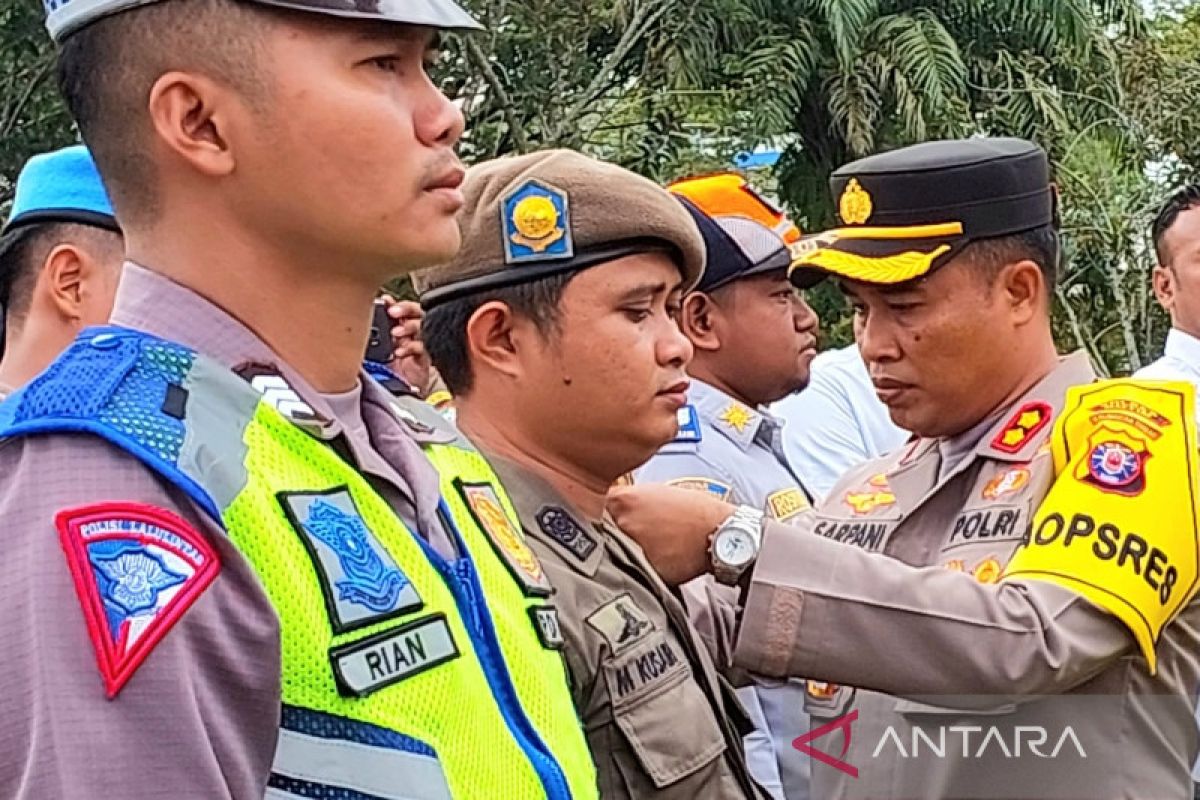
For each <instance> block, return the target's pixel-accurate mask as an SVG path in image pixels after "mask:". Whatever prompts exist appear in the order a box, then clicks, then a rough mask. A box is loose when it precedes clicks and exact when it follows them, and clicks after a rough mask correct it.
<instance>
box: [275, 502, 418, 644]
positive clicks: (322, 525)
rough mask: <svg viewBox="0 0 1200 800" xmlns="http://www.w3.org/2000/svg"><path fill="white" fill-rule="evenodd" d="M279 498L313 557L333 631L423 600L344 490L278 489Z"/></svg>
mask: <svg viewBox="0 0 1200 800" xmlns="http://www.w3.org/2000/svg"><path fill="white" fill-rule="evenodd" d="M278 497H279V502H280V504H281V505H282V506H283V510H284V513H286V514H287V517H288V520H289V521H290V522H291V523H292V527H293V528H295V530H296V532H297V533H298V534H299V535H300V540H301V542H302V543H303V544H304V549H305V550H307V551H308V555H309V557H310V558H311V559H312V563H313V567H314V568H315V569H316V572H317V578H318V579H319V580H320V582H321V591H322V593H323V594H324V596H325V607H326V610H327V611H328V612H329V621H330V624H331V625H332V626H333V630H334V631H335V632H336V633H343V632H345V631H349V630H354V629H355V628H361V627H363V626H365V625H372V624H374V623H376V622H379V621H381V620H385V619H390V618H392V617H396V616H399V615H400V614H404V613H406V612H408V611H413V610H415V609H418V608H420V607H421V606H422V605H423V601H422V600H421V596H420V595H419V594H417V590H416V587H414V586H413V585H412V582H411V581H409V579H408V577H407V576H406V575H405V574H404V573H403V572H402V571H401V570H400V568H399V566H397V565H396V562H395V561H394V560H393V558H392V556H391V554H390V553H389V552H388V551H387V548H385V547H384V545H383V543H382V542H380V541H379V540H378V539H377V538H376V537H375V535H374V534H373V533H371V530H370V528H368V527H367V524H366V523H365V522H364V521H363V519H362V515H360V514H359V512H358V507H357V506H356V505H355V504H354V498H353V497H352V496H351V495H350V491H349V490H348V489H346V488H340V489H333V490H331V491H327V492H280V493H279V495H278Z"/></svg>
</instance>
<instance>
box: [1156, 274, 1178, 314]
mask: <svg viewBox="0 0 1200 800" xmlns="http://www.w3.org/2000/svg"><path fill="white" fill-rule="evenodd" d="M1150 285H1151V286H1152V287H1153V288H1154V296H1155V297H1156V298H1157V299H1158V303H1159V305H1161V306H1162V307H1163V309H1164V310H1165V311H1166V312H1167V313H1168V314H1170V313H1171V309H1173V308H1174V307H1175V273H1174V272H1172V271H1171V268H1170V267H1164V266H1163V265H1162V264H1159V265H1158V266H1157V267H1155V268H1154V272H1153V273H1151V276H1150Z"/></svg>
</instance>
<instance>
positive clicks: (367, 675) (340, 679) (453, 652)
mask: <svg viewBox="0 0 1200 800" xmlns="http://www.w3.org/2000/svg"><path fill="white" fill-rule="evenodd" d="M458 656H459V651H458V645H457V644H455V642H454V634H453V633H452V632H451V630H450V625H449V624H448V623H447V622H446V616H445V615H444V614H430V615H429V616H427V617H422V618H421V619H418V620H413V621H412V622H409V623H406V624H404V625H401V626H399V627H396V628H392V629H391V630H386V631H382V632H380V633H377V634H374V635H372V636H368V637H366V638H365V639H360V640H358V641H357V642H351V643H349V644H345V645H341V646H340V647H335V648H333V649H332V650H330V651H329V658H330V661H331V662H332V663H333V674H334V676H335V677H336V679H337V685H338V691H339V692H340V693H341V694H342V695H345V696H348V697H365V696H366V695H369V694H371V693H372V692H376V691H379V690H380V689H382V688H384V687H385V686H390V685H392V684H393V683H399V682H400V681H402V680H404V679H406V678H411V677H412V676H414V675H419V674H420V673H422V672H424V671H426V670H428V669H433V668H434V667H436V666H438V665H439V664H444V663H446V662H447V661H453V660H454V659H456V658H458Z"/></svg>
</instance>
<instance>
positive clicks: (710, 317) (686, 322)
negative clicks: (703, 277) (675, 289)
mask: <svg viewBox="0 0 1200 800" xmlns="http://www.w3.org/2000/svg"><path fill="white" fill-rule="evenodd" d="M720 315H721V309H720V307H719V306H718V305H717V304H716V302H715V301H714V300H713V299H712V297H711V296H710V295H707V294H705V293H704V292H692V293H691V294H688V295H686V296H685V297H684V298H683V307H682V309H681V311H680V313H679V327H680V329H681V330H682V331H683V335H684V336H686V337H687V338H688V339H690V340H691V342H692V346H693V347H694V348H695V349H697V350H706V351H710V352H711V351H714V350H720V349H721V337H720V336H719V335H718V330H717V329H718V328H719V321H720Z"/></svg>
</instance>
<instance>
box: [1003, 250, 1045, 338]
mask: <svg viewBox="0 0 1200 800" xmlns="http://www.w3.org/2000/svg"><path fill="white" fill-rule="evenodd" d="M1000 281H1001V282H1002V283H1001V286H1002V288H1003V290H1004V295H1005V298H1006V299H1007V301H1008V305H1009V308H1010V309H1011V310H1012V313H1013V322H1014V323H1015V324H1017V325H1024V324H1026V323H1028V322H1029V321H1030V320H1032V319H1035V318H1037V316H1038V315H1040V314H1044V313H1046V312H1045V309H1046V308H1048V307H1049V306H1048V305H1043V304H1049V303H1050V298H1049V297H1048V296H1047V293H1048V292H1049V291H1050V287H1049V286H1047V285H1046V276H1045V275H1044V274H1042V268H1041V267H1039V266H1038V265H1037V263H1036V262H1034V261H1030V260H1029V259H1023V260H1021V261H1018V262H1016V263H1014V264H1009V265H1008V266H1007V267H1005V268H1004V270H1003V271H1002V272H1001V273H1000Z"/></svg>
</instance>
